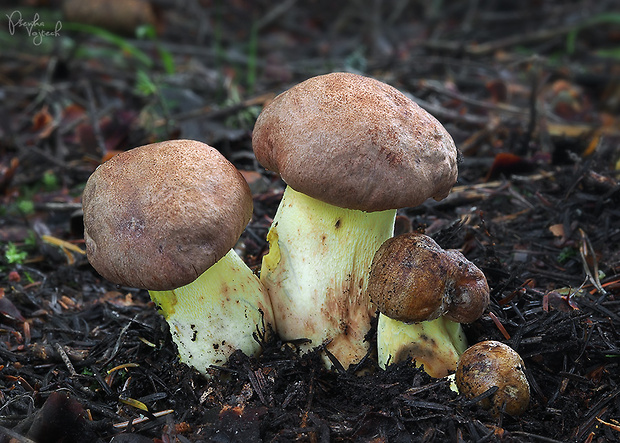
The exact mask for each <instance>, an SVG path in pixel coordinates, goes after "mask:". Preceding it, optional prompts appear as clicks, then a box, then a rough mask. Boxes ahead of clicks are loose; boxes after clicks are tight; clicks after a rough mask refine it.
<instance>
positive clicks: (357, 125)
mask: <svg viewBox="0 0 620 443" xmlns="http://www.w3.org/2000/svg"><path fill="white" fill-rule="evenodd" d="M252 145H253V148H254V152H255V154H256V158H257V159H258V161H259V162H260V163H261V164H262V165H263V166H264V167H265V168H267V169H269V170H272V171H275V172H278V173H280V175H281V177H282V179H283V180H284V181H285V182H286V183H287V184H288V185H289V186H291V187H292V188H293V189H295V190H296V191H299V192H301V193H304V194H306V195H309V196H311V197H314V198H316V199H318V200H321V201H324V202H326V203H330V204H332V205H335V206H340V207H343V208H349V209H359V210H363V211H382V210H386V209H395V208H402V207H411V206H417V205H419V204H420V203H422V202H423V201H425V200H426V199H428V198H431V197H432V198H435V199H437V200H440V199H442V198H444V197H446V196H447V195H448V193H449V192H450V189H451V187H452V185H453V184H454V182H455V181H456V176H457V166H456V163H457V150H456V147H455V145H454V141H453V140H452V137H450V135H449V134H448V132H447V131H446V130H445V129H444V127H443V126H442V125H441V124H440V123H439V122H438V121H437V120H436V119H435V118H434V117H433V116H431V115H430V114H429V113H427V112H426V111H424V110H423V109H422V108H420V107H419V106H418V105H417V104H416V103H415V102H413V101H412V100H411V99H409V98H408V97H406V96H405V95H404V94H402V93H401V92H399V91H398V90H397V89H395V88H393V87H392V86H389V85H387V84H385V83H382V82H380V81H377V80H374V79H372V78H368V77H363V76H360V75H356V74H350V73H332V74H326V75H321V76H318V77H313V78H310V79H309V80H306V81H304V82H302V83H300V84H298V85H296V86H294V87H293V88H291V89H289V90H288V91H286V92H284V93H282V94H280V95H279V96H278V97H276V98H275V99H274V100H273V101H272V102H271V103H270V104H269V105H267V106H266V107H265V109H264V110H263V111H262V113H261V114H260V116H259V117H258V120H257V122H256V125H255V127H254V134H253V138H252Z"/></svg>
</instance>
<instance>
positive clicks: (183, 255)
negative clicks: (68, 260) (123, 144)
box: [82, 140, 252, 290]
mask: <svg viewBox="0 0 620 443" xmlns="http://www.w3.org/2000/svg"><path fill="white" fill-rule="evenodd" d="M82 205H83V208H84V239H85V241H86V252H87V254H88V259H89V261H90V263H91V264H92V265H93V267H94V268H95V269H96V270H97V271H98V272H99V273H100V274H101V275H102V276H103V277H105V278H106V279H108V280H110V281H112V282H114V283H117V284H122V285H126V286H131V287H137V288H144V289H150V290H170V289H175V288H178V287H180V286H184V285H186V284H189V283H191V282H192V281H194V280H195V279H196V278H197V277H198V276H199V275H200V274H202V273H203V272H204V271H206V270H207V269H208V268H210V267H211V266H212V265H213V264H214V263H215V262H216V261H218V260H219V259H220V258H222V257H223V256H224V255H225V254H226V253H227V252H228V251H229V250H230V249H231V248H232V247H233V246H234V245H235V243H236V242H237V240H238V239H239V236H240V235H241V233H242V232H243V230H244V229H245V227H246V225H247V224H248V222H249V221H250V218H251V216H252V195H251V193H250V189H249V187H248V185H247V183H246V181H245V180H244V179H243V177H242V175H241V174H240V173H239V171H237V169H236V168H235V167H234V166H233V165H232V164H231V163H230V162H229V161H228V160H226V158H224V156H222V155H221V154H220V153H219V152H218V151H217V150H216V149H215V148H212V147H211V146H208V145H206V144H204V143H200V142H197V141H192V140H174V141H166V142H161V143H154V144H150V145H146V146H141V147H139V148H135V149H131V150H129V151H126V152H122V153H120V154H118V155H117V156H115V157H113V158H111V159H110V160H108V161H107V162H105V163H104V164H102V165H100V166H99V167H98V168H97V169H96V170H95V172H94V173H93V174H92V175H91V177H90V178H89V179H88V182H87V183H86V187H85V188H84V193H83V196H82Z"/></svg>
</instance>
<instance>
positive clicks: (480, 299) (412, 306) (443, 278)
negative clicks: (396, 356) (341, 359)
mask: <svg viewBox="0 0 620 443" xmlns="http://www.w3.org/2000/svg"><path fill="white" fill-rule="evenodd" d="M368 294H369V296H370V299H371V300H372V301H373V302H374V303H375V304H376V305H377V307H378V308H379V310H380V311H381V312H382V313H383V314H384V315H387V316H388V317H390V318H393V319H394V320H399V321H402V322H405V323H415V322H421V321H426V320H434V319H436V318H438V317H440V316H445V317H446V318H448V319H449V320H452V321H456V322H458V323H470V322H473V321H475V320H476V319H478V318H479V317H480V316H481V315H482V313H483V312H484V310H485V309H486V307H487V306H488V304H489V287H488V284H487V280H486V277H485V276H484V273H483V272H482V271H481V270H480V269H478V268H477V267H476V265H474V264H473V263H472V262H470V261H469V260H467V259H466V258H465V256H463V254H461V253H460V252H459V251H456V250H452V249H450V250H444V249H442V248H441V247H440V246H439V245H438V244H437V243H436V242H435V241H434V240H433V239H432V238H430V237H429V236H427V235H424V234H421V233H419V232H410V233H407V234H402V235H399V236H397V237H393V238H390V239H388V240H387V241H385V242H384V243H383V244H382V245H381V247H380V248H379V250H378V251H377V252H376V253H375V256H374V258H373V261H372V266H371V271H370V279H369V282H368Z"/></svg>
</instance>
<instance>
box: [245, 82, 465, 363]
mask: <svg viewBox="0 0 620 443" xmlns="http://www.w3.org/2000/svg"><path fill="white" fill-rule="evenodd" d="M252 144H253V148H254V152H255V154H256V158H257V159H258V161H259V162H260V163H261V164H262V165H263V166H264V167H265V168H266V169H268V170H272V171H275V172H278V173H279V174H280V176H281V177H282V179H283V180H284V182H285V183H286V184H287V187H286V189H285V191H284V195H283V198H282V201H281V203H280V206H279V207H278V210H277V212H276V215H275V217H274V220H273V223H272V225H271V229H270V230H269V233H268V236H267V239H268V241H269V253H268V254H267V255H266V256H265V257H264V258H263V263H262V268H261V274H260V278H261V281H262V282H263V283H264V284H265V286H266V287H267V290H268V291H269V293H270V297H271V300H272V304H273V307H274V314H275V316H276V324H277V328H278V333H279V334H280V336H281V337H282V338H284V339H298V338H308V339H310V340H311V343H309V344H306V345H305V346H303V347H302V349H303V350H308V349H311V348H312V347H316V346H319V345H325V347H326V349H327V351H329V353H331V354H332V355H333V356H335V357H336V359H337V360H338V361H339V362H340V363H341V364H342V365H343V366H344V367H345V368H346V367H348V366H350V365H351V364H354V363H357V362H359V361H360V360H361V359H362V358H363V357H364V356H365V355H366V354H367V353H368V349H369V347H370V344H369V343H368V342H367V341H365V335H366V334H367V332H368V331H369V329H370V320H371V318H372V317H373V315H374V311H375V308H374V307H373V305H372V303H371V302H370V300H369V299H368V297H367V295H366V294H365V292H366V286H367V281H368V273H369V270H370V264H371V262H372V257H373V255H374V253H375V252H376V250H377V249H379V247H380V246H381V244H382V243H383V242H384V241H385V240H386V239H388V238H390V237H392V235H393V230H394V219H395V216H396V210H397V209H398V208H403V207H409V206H417V205H419V204H421V203H422V202H424V201H425V200H426V199H428V198H431V197H432V198H435V199H437V200H439V199H442V198H444V197H446V196H447V195H448V193H449V192H450V189H451V187H452V185H453V184H454V182H455V180H456V175H457V167H456V162H457V150H456V147H455V145H454V142H453V140H452V138H451V137H450V135H449V134H448V132H447V131H446V130H445V129H444V128H443V126H442V125H441V124H440V123H439V122H438V121H437V120H436V119H435V118H434V117H432V116H431V115H430V114H428V113H427V112H426V111H424V110H423V109H421V108H420V107H419V106H418V105H417V104H416V103H414V102H413V101H412V100H410V99H409V98H408V97H406V96H405V95H404V94H402V93H401V92H399V91H398V90H396V89H395V88H393V87H392V86H389V85H387V84H385V83H382V82H380V81H377V80H374V79H371V78H368V77H363V76H360V75H356V74H350V73H332V74H326V75H321V76H317V77H313V78H310V79H308V80H306V81H304V82H302V83H300V84H298V85H296V86H294V87H292V88H291V89H289V90H288V91H285V92H283V93H282V94H280V95H279V96H278V97H276V98H275V99H274V100H273V101H272V102H271V103H270V104H268V105H267V106H266V107H265V108H264V109H263V111H262V112H261V114H260V115H259V117H258V120H257V122H256V125H255V127H254V133H253V137H252ZM327 357H329V355H328V356H327ZM327 357H326V363H327V364H328V365H329V362H330V360H329V359H327Z"/></svg>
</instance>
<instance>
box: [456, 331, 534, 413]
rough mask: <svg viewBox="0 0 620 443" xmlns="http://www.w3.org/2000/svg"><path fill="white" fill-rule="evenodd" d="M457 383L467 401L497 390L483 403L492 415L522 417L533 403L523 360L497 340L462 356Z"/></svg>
mask: <svg viewBox="0 0 620 443" xmlns="http://www.w3.org/2000/svg"><path fill="white" fill-rule="evenodd" d="M455 382H456V386H457V387H458V389H459V392H460V393H461V394H463V395H465V396H466V397H468V398H475V397H477V396H479V395H482V394H483V393H485V392H486V391H487V390H489V389H490V388H492V387H494V386H497V387H498V389H497V391H496V392H495V393H494V394H493V395H491V396H490V397H487V398H485V399H483V400H482V401H481V402H480V403H481V405H482V407H483V408H485V409H490V410H491V413H492V414H493V415H499V413H500V411H501V410H505V411H506V412H507V413H508V414H510V415H521V414H522V413H523V412H525V410H526V409H527V407H528V405H529V402H530V385H529V383H528V381H527V377H526V376H525V364H524V363H523V360H522V359H521V356H520V355H519V354H518V353H517V352H516V351H515V350H514V349H512V348H511V347H509V346H507V345H505V344H503V343H501V342H497V341H494V340H488V341H483V342H480V343H477V344H475V345H473V346H472V347H470V348H468V349H467V350H466V351H465V352H464V353H463V355H461V358H460V359H459V362H458V364H457V367H456V374H455Z"/></svg>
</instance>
